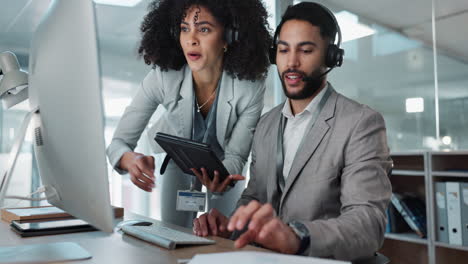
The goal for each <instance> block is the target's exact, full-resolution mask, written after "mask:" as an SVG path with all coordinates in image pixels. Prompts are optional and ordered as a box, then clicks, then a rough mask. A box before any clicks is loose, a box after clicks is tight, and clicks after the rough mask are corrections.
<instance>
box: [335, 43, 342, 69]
mask: <svg viewBox="0 0 468 264" xmlns="http://www.w3.org/2000/svg"><path fill="white" fill-rule="evenodd" d="M343 58H344V49H340V48H338V50H337V52H336V67H341V65H343Z"/></svg>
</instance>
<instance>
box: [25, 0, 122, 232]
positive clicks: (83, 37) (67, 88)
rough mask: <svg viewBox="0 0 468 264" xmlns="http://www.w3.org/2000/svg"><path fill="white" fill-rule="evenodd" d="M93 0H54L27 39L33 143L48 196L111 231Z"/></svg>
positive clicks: (88, 220)
mask: <svg viewBox="0 0 468 264" xmlns="http://www.w3.org/2000/svg"><path fill="white" fill-rule="evenodd" d="M96 31H97V30H96V18H95V10H94V3H93V2H92V0H79V1H70V0H53V1H51V3H50V6H49V9H48V11H47V13H46V14H45V15H44V17H43V19H42V21H41V22H40V24H39V26H38V28H37V30H36V32H35V33H34V36H33V39H32V42H31V52H30V61H29V71H30V72H29V98H30V104H31V108H32V109H38V114H36V115H35V116H34V117H33V119H34V120H33V124H32V125H33V126H32V128H33V131H34V147H35V148H34V150H35V155H36V159H37V162H38V168H39V173H40V176H41V179H42V183H43V185H44V186H45V188H46V196H47V199H48V201H49V203H51V204H52V205H55V206H57V207H59V208H61V209H63V210H65V211H67V212H68V213H70V214H71V215H73V216H75V217H77V218H80V219H82V220H85V221H87V222H88V223H90V224H91V225H93V226H95V227H96V228H98V229H100V230H103V231H107V232H112V230H113V214H112V209H111V205H110V195H109V182H108V177H107V163H106V156H105V143H104V114H103V112H104V111H103V104H102V92H101V80H100V64H99V57H98V46H97V36H96Z"/></svg>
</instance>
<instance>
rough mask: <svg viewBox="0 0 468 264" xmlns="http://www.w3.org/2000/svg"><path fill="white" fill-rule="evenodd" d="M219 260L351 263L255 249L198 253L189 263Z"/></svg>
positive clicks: (260, 263) (232, 263) (216, 262)
mask: <svg viewBox="0 0 468 264" xmlns="http://www.w3.org/2000/svg"><path fill="white" fill-rule="evenodd" d="M221 262H222V263H223V264H239V263H242V264H267V263H268V264H275V263H288V264H306V263H307V264H351V262H347V261H338V260H330V259H321V258H313V257H304V256H295V255H285V254H278V253H265V252H256V251H241V252H228V253H213V254H199V255H195V257H193V259H192V260H191V261H190V262H189V264H219V263H221Z"/></svg>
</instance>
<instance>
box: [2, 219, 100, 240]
mask: <svg viewBox="0 0 468 264" xmlns="http://www.w3.org/2000/svg"><path fill="white" fill-rule="evenodd" d="M10 226H11V228H12V229H13V231H15V232H16V233H18V234H19V235H20V236H22V237H30V236H42V235H54V234H64V233H75V232H83V231H95V230H97V229H96V228H95V227H93V226H91V225H89V224H88V223H87V222H85V221H83V220H80V219H66V220H54V221H43V222H30V223H21V222H19V221H16V220H14V221H12V222H11V224H10Z"/></svg>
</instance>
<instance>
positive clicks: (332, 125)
mask: <svg viewBox="0 0 468 264" xmlns="http://www.w3.org/2000/svg"><path fill="white" fill-rule="evenodd" d="M335 36H337V37H338V42H337V44H334V43H335ZM340 42H341V33H340V31H339V26H338V24H337V22H336V19H335V17H334V16H333V13H331V11H329V10H328V9H327V8H325V7H324V6H322V5H320V4H317V3H310V2H304V3H300V4H297V5H294V6H290V7H288V9H287V10H286V12H285V14H284V16H283V18H282V21H281V23H280V24H279V26H278V28H277V30H276V33H275V38H274V45H273V47H272V52H271V55H270V57H271V60H272V63H275V62H276V64H277V67H278V73H279V76H280V79H281V82H282V84H283V89H284V92H285V94H286V96H287V97H288V99H287V100H286V102H285V103H284V104H281V105H279V106H277V107H276V108H274V109H272V110H271V111H270V112H268V113H267V114H265V115H264V116H263V117H262V118H261V120H260V121H259V123H258V125H257V128H256V132H255V135H254V140H253V146H252V164H251V167H250V169H251V171H250V181H249V184H248V187H247V188H246V189H245V190H244V192H243V194H242V197H241V199H240V200H239V202H238V205H237V206H238V208H237V210H236V211H235V212H234V214H232V215H231V217H230V218H227V217H226V216H223V215H221V214H220V213H219V212H218V211H216V210H212V211H210V212H209V213H207V214H204V215H202V216H200V217H199V218H198V219H195V220H194V232H195V234H197V235H200V236H206V235H219V236H224V237H228V236H232V237H233V238H237V240H236V242H235V246H236V247H243V246H245V245H246V244H248V243H251V242H254V243H256V244H260V245H261V246H263V247H265V248H269V249H272V250H275V251H278V252H282V253H288V254H301V255H308V256H316V257H331V258H335V259H342V260H351V261H353V260H358V259H365V258H366V257H370V256H372V255H373V254H374V252H376V251H377V250H378V249H379V248H380V247H381V245H382V242H383V240H384V231H385V222H386V214H385V211H386V208H387V206H388V203H389V201H390V196H391V185H390V181H389V179H388V173H389V171H390V169H391V166H392V161H391V159H390V156H389V149H388V146H387V141H386V129H385V123H384V120H383V118H382V116H381V115H380V114H379V113H377V112H376V111H374V110H372V109H370V108H369V107H368V106H365V105H361V104H359V103H357V102H355V101H352V100H351V99H348V98H346V97H345V96H343V95H341V94H339V93H337V92H336V91H335V90H334V89H333V87H332V86H331V84H330V83H328V82H327V81H326V74H327V73H328V72H329V71H330V70H331V69H333V68H334V67H337V66H341V63H342V60H343V53H344V51H343V50H342V49H340V47H339V46H340V44H341V43H340Z"/></svg>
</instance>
